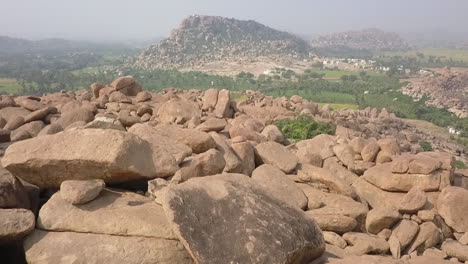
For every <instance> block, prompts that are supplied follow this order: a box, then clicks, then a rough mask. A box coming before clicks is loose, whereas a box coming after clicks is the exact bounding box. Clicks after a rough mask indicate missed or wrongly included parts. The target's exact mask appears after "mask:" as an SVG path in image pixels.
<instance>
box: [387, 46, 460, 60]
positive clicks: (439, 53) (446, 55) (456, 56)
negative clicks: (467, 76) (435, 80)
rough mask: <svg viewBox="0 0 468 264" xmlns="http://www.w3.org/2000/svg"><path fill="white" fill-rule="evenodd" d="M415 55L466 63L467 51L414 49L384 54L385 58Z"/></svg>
mask: <svg viewBox="0 0 468 264" xmlns="http://www.w3.org/2000/svg"><path fill="white" fill-rule="evenodd" d="M416 53H422V54H424V55H425V56H435V57H443V59H445V60H449V59H452V60H463V61H465V62H468V50H462V49H441V48H427V49H416V50H411V51H407V52H385V53H384V55H386V56H408V57H416Z"/></svg>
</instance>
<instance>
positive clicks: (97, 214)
mask: <svg viewBox="0 0 468 264" xmlns="http://www.w3.org/2000/svg"><path fill="white" fill-rule="evenodd" d="M37 227H38V228H40V229H42V230H48V231H71V232H80V233H95V234H108V235H122V236H142V237H143V236H144V237H157V238H164V239H175V235H174V234H173V232H172V230H171V228H170V225H169V223H168V222H167V220H166V217H165V216H164V212H163V209H162V207H161V206H160V205H157V204H156V203H154V202H153V200H152V199H151V198H148V197H145V196H141V195H139V194H136V193H132V192H117V191H113V190H107V189H106V190H104V191H102V192H101V194H100V195H99V196H98V197H97V198H96V199H94V200H93V201H90V202H88V203H86V204H81V205H76V206H75V205H72V204H71V203H69V202H68V201H66V200H64V199H63V198H62V194H61V193H60V192H58V193H56V194H54V195H53V196H52V198H51V199H49V201H48V202H47V203H46V204H45V205H44V206H43V207H42V208H41V210H40V212H39V217H38V219H37Z"/></svg>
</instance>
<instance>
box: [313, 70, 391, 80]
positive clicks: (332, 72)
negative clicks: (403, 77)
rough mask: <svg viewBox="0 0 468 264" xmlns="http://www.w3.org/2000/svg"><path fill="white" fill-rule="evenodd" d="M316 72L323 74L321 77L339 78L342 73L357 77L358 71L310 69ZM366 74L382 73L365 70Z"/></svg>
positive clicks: (375, 74)
mask: <svg viewBox="0 0 468 264" xmlns="http://www.w3.org/2000/svg"><path fill="white" fill-rule="evenodd" d="M312 71H314V72H316V73H321V74H325V76H323V78H325V79H340V78H341V76H343V75H355V76H358V77H359V72H356V71H341V70H319V69H317V70H315V69H314V70H312ZM367 75H368V76H382V75H383V74H382V73H377V72H367Z"/></svg>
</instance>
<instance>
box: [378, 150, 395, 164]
mask: <svg viewBox="0 0 468 264" xmlns="http://www.w3.org/2000/svg"><path fill="white" fill-rule="evenodd" d="M387 162H392V154H390V153H388V152H386V151H380V152H379V154H377V157H376V158H375V163H377V164H382V163H387Z"/></svg>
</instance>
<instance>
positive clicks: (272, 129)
mask: <svg viewBox="0 0 468 264" xmlns="http://www.w3.org/2000/svg"><path fill="white" fill-rule="evenodd" d="M261 134H262V135H263V136H264V137H265V138H266V139H267V140H268V141H274V142H277V143H280V144H282V143H283V142H284V136H283V133H282V132H281V130H279V128H278V127H277V126H275V125H268V126H266V127H265V128H264V129H263V130H262V133H261Z"/></svg>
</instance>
